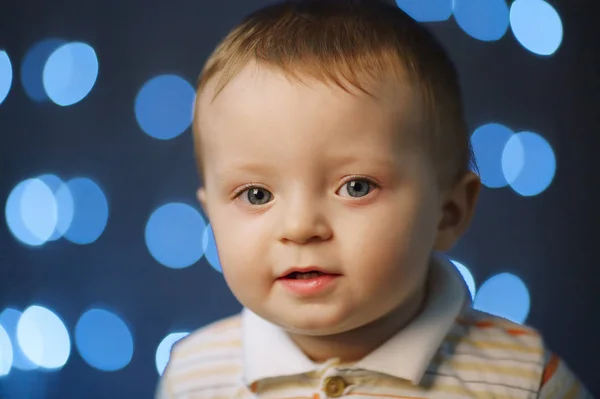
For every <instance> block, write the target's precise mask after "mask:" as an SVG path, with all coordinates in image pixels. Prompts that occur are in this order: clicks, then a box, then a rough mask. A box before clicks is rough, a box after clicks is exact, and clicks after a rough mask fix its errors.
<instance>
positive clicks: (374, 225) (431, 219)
mask: <svg viewBox="0 0 600 399" xmlns="http://www.w3.org/2000/svg"><path fill="white" fill-rule="evenodd" d="M400 203H401V202H400ZM368 219H369V220H365V221H364V222H365V223H364V224H363V225H364V226H365V228H363V229H345V231H346V232H347V233H346V234H348V237H347V239H345V240H344V242H346V243H347V245H346V248H345V250H344V259H345V262H344V263H346V264H347V265H348V266H349V267H350V268H351V270H348V272H350V273H352V274H353V275H354V277H355V283H356V285H357V286H358V285H361V286H362V287H363V289H369V290H377V289H378V287H381V286H386V285H388V284H390V283H391V284H394V285H396V286H398V284H404V282H405V281H410V280H414V277H416V275H418V274H419V273H421V270H422V269H423V268H424V267H425V266H426V264H427V261H428V259H429V256H430V254H431V251H432V248H433V244H434V241H435V236H436V229H435V226H436V223H435V214H434V212H431V211H426V210H425V209H424V208H420V207H417V206H414V207H410V206H403V207H401V208H398V207H396V209H388V210H387V211H385V212H381V213H380V214H378V215H371V216H370V217H369V218H368ZM357 289H358V287H357Z"/></svg>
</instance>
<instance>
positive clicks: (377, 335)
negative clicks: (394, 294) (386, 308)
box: [288, 288, 426, 363]
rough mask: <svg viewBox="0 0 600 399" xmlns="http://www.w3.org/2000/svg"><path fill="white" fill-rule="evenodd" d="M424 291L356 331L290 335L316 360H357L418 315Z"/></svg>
mask: <svg viewBox="0 0 600 399" xmlns="http://www.w3.org/2000/svg"><path fill="white" fill-rule="evenodd" d="M425 291H426V290H425V288H423V289H420V290H417V292H416V293H415V294H414V295H412V296H411V297H410V298H409V299H408V300H407V301H406V302H404V303H402V305H400V306H399V307H398V308H396V309H394V310H393V311H392V312H390V313H388V314H387V315H385V316H384V317H382V318H380V319H377V320H375V321H373V322H371V323H369V324H367V325H364V326H362V327H359V328H356V329H354V330H350V331H346V332H343V333H340V334H335V335H327V336H308V335H298V334H293V333H288V335H289V336H290V338H291V339H292V341H294V343H295V344H296V345H298V347H299V348H300V349H301V350H302V351H303V352H304V354H305V355H306V356H308V357H309V358H310V359H311V360H313V361H315V362H318V363H320V362H325V361H327V360H329V359H333V358H339V359H340V361H341V362H342V363H352V362H356V361H359V360H361V359H362V358H364V357H365V356H367V355H368V354H369V353H371V352H372V351H373V350H375V349H377V348H378V347H379V346H381V345H382V344H383V343H384V342H385V341H387V340H388V339H390V338H391V337H393V336H394V335H395V334H396V333H397V332H398V331H400V330H402V329H403V328H404V327H405V326H406V325H407V324H408V323H410V322H411V320H412V319H413V318H414V317H415V316H417V315H418V314H419V312H420V311H421V309H422V306H423V302H424V300H425V296H426V295H425V294H426V292H425Z"/></svg>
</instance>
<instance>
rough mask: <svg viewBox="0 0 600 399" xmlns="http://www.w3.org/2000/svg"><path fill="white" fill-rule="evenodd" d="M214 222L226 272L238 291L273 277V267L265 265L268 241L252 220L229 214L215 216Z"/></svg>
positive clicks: (232, 287)
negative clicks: (241, 219)
mask: <svg viewBox="0 0 600 399" xmlns="http://www.w3.org/2000/svg"><path fill="white" fill-rule="evenodd" d="M219 216H221V217H219ZM212 223H213V232H214V235H215V242H216V244H217V252H218V254H219V260H220V262H221V268H222V269H223V275H224V277H225V280H226V281H227V283H228V284H229V286H230V287H231V289H232V291H234V294H236V295H237V293H236V292H235V291H238V290H239V289H240V288H242V289H244V287H248V281H252V282H253V286H257V285H260V284H262V283H261V282H262V281H265V279H266V278H267V277H269V278H270V276H271V274H268V273H270V269H269V268H265V267H261V266H264V265H265V258H264V254H265V249H264V248H263V247H264V243H265V242H266V240H265V239H264V237H262V236H261V235H260V232H259V231H258V230H257V229H256V228H255V226H252V223H245V222H240V221H239V220H238V221H236V220H235V218H234V217H229V216H228V215H215V217H214V218H213V222H212ZM267 274H268V276H267ZM246 290H247V288H246Z"/></svg>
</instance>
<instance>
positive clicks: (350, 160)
mask: <svg viewBox="0 0 600 399" xmlns="http://www.w3.org/2000/svg"><path fill="white" fill-rule="evenodd" d="M351 164H362V165H369V167H374V168H378V169H383V170H386V171H387V170H396V169H397V168H399V165H400V164H399V162H398V160H397V159H394V158H390V157H381V156H376V155H369V156H365V157H356V156H354V155H344V156H332V157H330V158H329V159H328V160H327V161H326V166H325V168H326V169H328V170H332V169H337V168H342V167H345V166H348V165H351ZM238 173H255V174H261V175H269V174H275V173H276V166H274V165H271V164H266V163H256V162H247V163H235V164H233V165H229V166H227V167H225V168H223V169H222V170H220V171H219V173H218V176H219V178H221V179H223V178H229V177H235V175H236V174H238Z"/></svg>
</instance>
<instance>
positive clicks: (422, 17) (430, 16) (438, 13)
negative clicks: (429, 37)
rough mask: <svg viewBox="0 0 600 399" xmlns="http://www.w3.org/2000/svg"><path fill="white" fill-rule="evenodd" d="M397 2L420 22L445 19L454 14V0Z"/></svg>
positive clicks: (409, 0)
mask: <svg viewBox="0 0 600 399" xmlns="http://www.w3.org/2000/svg"><path fill="white" fill-rule="evenodd" d="M396 4H397V5H398V7H400V9H401V10H402V11H404V12H405V13H407V14H408V15H410V16H411V17H412V18H413V19H414V20H415V21H419V22H439V21H445V20H447V19H448V18H450V15H452V0H396Z"/></svg>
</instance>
